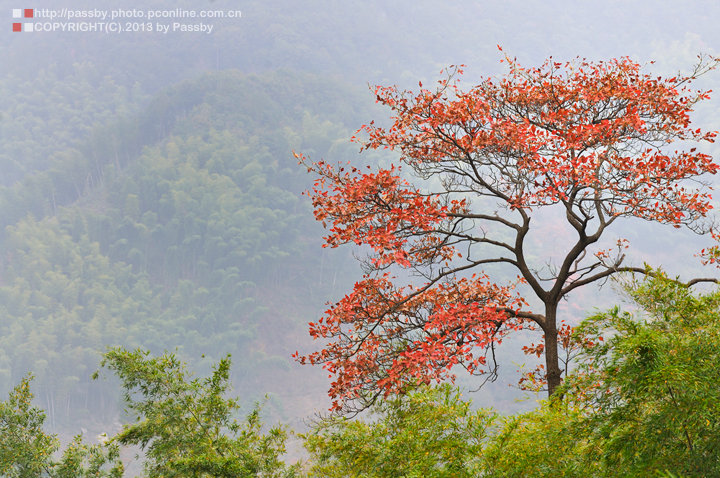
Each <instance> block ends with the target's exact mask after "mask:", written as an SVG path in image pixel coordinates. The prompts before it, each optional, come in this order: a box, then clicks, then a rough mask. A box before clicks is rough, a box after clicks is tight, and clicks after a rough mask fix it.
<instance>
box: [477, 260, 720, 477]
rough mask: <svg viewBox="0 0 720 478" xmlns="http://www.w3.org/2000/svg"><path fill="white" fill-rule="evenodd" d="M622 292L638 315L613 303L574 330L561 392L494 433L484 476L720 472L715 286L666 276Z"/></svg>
mask: <svg viewBox="0 0 720 478" xmlns="http://www.w3.org/2000/svg"><path fill="white" fill-rule="evenodd" d="M628 291H629V293H630V295H631V296H632V298H633V299H634V300H635V302H636V304H637V305H638V306H639V310H636V312H635V313H634V314H630V313H628V312H624V311H621V310H620V309H619V308H618V307H615V308H613V309H611V310H609V311H607V312H603V313H599V314H596V315H594V316H592V317H590V318H588V319H586V320H584V321H583V322H582V323H581V324H580V326H579V327H578V328H577V330H576V331H575V334H576V335H577V336H582V337H583V338H584V340H582V341H580V343H581V344H582V347H581V353H580V357H579V362H580V365H579V367H578V368H577V369H576V370H575V371H573V372H572V373H571V374H570V375H569V376H568V377H567V378H566V380H565V382H564V383H563V385H562V386H561V390H563V391H564V394H563V396H562V397H559V396H554V397H552V398H551V401H550V402H546V403H544V404H543V406H541V407H540V408H538V409H537V410H534V411H532V412H530V413H527V414H521V415H517V416H514V417H509V418H507V419H506V421H505V424H504V426H503V427H501V428H500V429H499V431H498V432H497V433H496V434H494V435H493V436H492V437H491V439H490V440H489V442H488V444H487V446H486V447H485V449H484V463H485V467H486V468H485V470H484V471H485V472H486V474H487V475H488V476H507V477H512V476H517V477H522V476H538V477H543V476H547V477H554V476H577V477H613V476H673V475H670V474H669V473H670V472H672V473H677V474H679V476H686V477H691V476H697V477H703V476H718V474H720V460H719V459H718V447H720V438H719V437H720V425H719V424H720V406H718V403H720V391H719V390H718V387H717V384H718V381H720V369H718V367H717V363H718V360H720V313H719V312H718V305H720V292H719V291H717V290H716V291H714V292H712V293H709V294H705V295H700V296H694V295H693V294H691V293H690V291H689V290H688V288H687V287H686V286H684V285H681V284H679V283H678V282H677V281H673V280H669V279H668V278H667V277H666V276H664V274H662V273H658V274H657V277H655V278H652V279H650V280H645V281H643V282H641V283H638V284H631V287H629V289H628ZM663 473H664V474H663Z"/></svg>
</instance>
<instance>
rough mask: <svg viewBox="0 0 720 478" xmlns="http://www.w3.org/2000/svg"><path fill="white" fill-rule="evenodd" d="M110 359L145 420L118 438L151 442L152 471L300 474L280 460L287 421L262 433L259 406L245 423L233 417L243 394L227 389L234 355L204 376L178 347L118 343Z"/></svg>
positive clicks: (166, 473) (150, 473)
mask: <svg viewBox="0 0 720 478" xmlns="http://www.w3.org/2000/svg"><path fill="white" fill-rule="evenodd" d="M102 365H103V366H105V367H107V368H109V369H110V370H113V371H115V373H116V374H117V376H118V377H119V378H120V381H121V383H122V385H123V388H124V392H123V398H124V400H125V402H126V404H127V407H128V409H129V411H131V412H133V413H135V414H137V421H136V422H135V423H131V424H127V425H125V426H123V429H122V430H121V431H120V432H119V433H118V434H117V435H116V436H114V437H113V441H116V442H117V443H120V444H123V445H140V446H141V447H142V448H143V449H145V450H146V454H145V456H146V460H147V461H146V463H145V470H146V472H147V476H148V477H149V478H153V477H171V476H183V477H198V478H199V477H210V476H212V477H237V476H255V477H267V478H270V477H290V476H295V471H296V467H286V466H285V465H284V463H283V462H282V461H280V456H281V455H282V454H283V453H284V452H285V438H286V434H285V431H284V430H283V429H282V428H280V427H274V428H272V429H270V430H269V431H268V432H267V434H262V433H261V426H262V423H261V421H260V411H259V409H258V408H257V407H256V408H255V409H253V411H252V412H251V413H250V414H249V415H248V416H247V420H246V421H245V423H240V422H238V421H237V420H235V419H234V418H233V416H232V415H233V413H235V412H237V411H238V409H239V405H238V403H237V400H236V399H228V398H224V396H223V395H224V394H225V392H226V391H227V387H228V380H229V373H230V372H229V371H230V359H229V358H225V359H222V360H220V361H219V362H218V363H217V365H216V366H215V368H214V370H213V373H212V375H211V376H209V377H207V378H204V379H199V378H195V379H191V378H190V373H189V372H188V370H187V368H186V366H185V364H184V363H182V362H180V361H179V360H178V359H177V358H176V357H175V356H174V355H172V354H167V353H166V354H164V355H162V356H160V357H149V352H147V351H143V350H139V349H138V350H135V351H128V350H125V349H123V348H115V349H111V350H110V351H108V352H107V353H106V354H105V355H104V357H103V360H102Z"/></svg>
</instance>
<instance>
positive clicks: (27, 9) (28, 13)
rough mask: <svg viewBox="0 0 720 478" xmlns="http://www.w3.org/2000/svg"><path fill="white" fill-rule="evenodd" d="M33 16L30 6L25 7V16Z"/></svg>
mask: <svg viewBox="0 0 720 478" xmlns="http://www.w3.org/2000/svg"><path fill="white" fill-rule="evenodd" d="M32 17H33V9H32V8H26V9H25V18H32Z"/></svg>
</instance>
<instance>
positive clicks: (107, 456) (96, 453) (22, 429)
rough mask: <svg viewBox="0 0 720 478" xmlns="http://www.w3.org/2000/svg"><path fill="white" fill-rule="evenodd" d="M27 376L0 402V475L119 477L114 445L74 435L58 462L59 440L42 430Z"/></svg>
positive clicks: (42, 415)
mask: <svg viewBox="0 0 720 478" xmlns="http://www.w3.org/2000/svg"><path fill="white" fill-rule="evenodd" d="M30 380H31V377H26V378H24V379H23V380H22V381H21V382H20V384H19V385H17V386H16V387H15V388H14V389H13V391H12V392H11V393H10V396H9V398H8V400H7V401H5V402H0V476H2V477H6V478H14V477H17V478H32V477H41V476H42V477H46V476H49V477H51V478H90V477H97V478H103V477H107V478H119V477H121V476H122V474H123V465H122V462H121V461H120V457H119V449H118V447H117V445H115V444H107V445H105V444H102V445H87V444H85V443H83V441H82V437H80V436H76V437H75V439H74V440H73V442H72V443H71V444H70V445H69V446H68V448H67V449H66V450H65V451H64V452H63V454H62V457H61V459H60V461H55V460H54V458H53V454H54V453H55V452H56V451H57V450H58V449H59V441H58V439H57V438H56V437H55V436H53V435H48V434H46V433H45V432H44V431H43V425H44V422H45V413H44V412H43V411H42V410H40V409H39V408H36V407H33V406H32V405H31V404H30V402H31V401H32V398H33V395H32V393H31V392H30Z"/></svg>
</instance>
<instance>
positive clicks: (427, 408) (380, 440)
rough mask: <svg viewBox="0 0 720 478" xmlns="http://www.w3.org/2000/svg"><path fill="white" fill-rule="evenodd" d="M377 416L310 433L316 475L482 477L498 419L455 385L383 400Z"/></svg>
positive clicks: (336, 422)
mask: <svg viewBox="0 0 720 478" xmlns="http://www.w3.org/2000/svg"><path fill="white" fill-rule="evenodd" d="M373 413H374V415H375V420H373V421H370V422H363V421H359V420H348V419H346V418H331V419H328V420H326V421H321V422H319V423H318V424H317V425H316V426H315V428H314V430H313V431H312V432H311V433H309V434H307V435H305V436H304V438H305V440H306V441H305V447H306V448H307V449H308V451H309V452H310V454H311V456H312V460H311V462H312V473H313V475H312V476H322V477H338V478H340V477H378V478H379V477H387V478H397V477H422V476H432V477H448V478H449V477H472V476H478V471H479V469H480V468H479V466H480V464H481V460H480V457H481V452H482V447H483V440H484V438H485V432H486V430H487V429H488V427H489V426H490V424H491V423H492V421H493V415H492V414H491V413H489V412H487V411H483V410H480V411H473V410H471V409H470V404H469V402H464V401H462V400H461V398H460V394H459V392H458V391H457V390H454V389H452V388H451V387H450V386H442V387H439V388H423V389H420V390H417V391H414V392H412V393H410V394H409V395H408V396H405V397H395V398H391V399H389V400H387V401H386V402H384V403H381V404H378V405H377V406H376V407H375V408H374V409H373Z"/></svg>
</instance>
